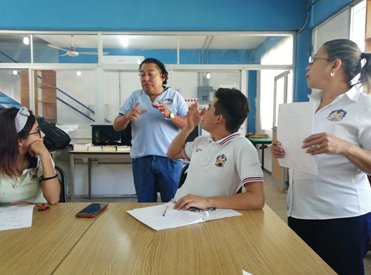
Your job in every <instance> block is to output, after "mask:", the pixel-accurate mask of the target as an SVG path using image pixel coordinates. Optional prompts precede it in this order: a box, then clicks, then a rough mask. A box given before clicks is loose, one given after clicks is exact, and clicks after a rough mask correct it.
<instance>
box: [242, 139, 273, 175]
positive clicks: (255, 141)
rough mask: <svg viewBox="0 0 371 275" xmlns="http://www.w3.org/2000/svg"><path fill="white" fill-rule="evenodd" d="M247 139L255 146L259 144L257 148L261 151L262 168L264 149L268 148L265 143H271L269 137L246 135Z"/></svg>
mask: <svg viewBox="0 0 371 275" xmlns="http://www.w3.org/2000/svg"><path fill="white" fill-rule="evenodd" d="M247 138H248V140H250V141H251V143H252V144H253V145H254V146H255V147H257V145H261V146H260V147H259V148H257V149H260V150H261V151H262V169H264V149H265V148H268V146H267V144H271V143H272V139H271V138H253V137H247Z"/></svg>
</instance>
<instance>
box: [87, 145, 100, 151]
mask: <svg viewBox="0 0 371 275" xmlns="http://www.w3.org/2000/svg"><path fill="white" fill-rule="evenodd" d="M88 151H91V152H102V146H94V145H89V146H88Z"/></svg>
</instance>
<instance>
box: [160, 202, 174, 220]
mask: <svg viewBox="0 0 371 275" xmlns="http://www.w3.org/2000/svg"><path fill="white" fill-rule="evenodd" d="M170 203H174V199H171V200H170V201H169V202H168V203H167V204H166V207H165V210H164V213H162V216H163V217H165V215H166V212H167V209H168V208H169V204H170Z"/></svg>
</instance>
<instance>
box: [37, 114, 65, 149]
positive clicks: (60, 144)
mask: <svg viewBox="0 0 371 275" xmlns="http://www.w3.org/2000/svg"><path fill="white" fill-rule="evenodd" d="M37 122H38V123H39V127H40V129H41V131H43V132H44V134H45V137H44V144H45V147H46V148H47V149H48V150H49V151H55V150H59V149H63V148H66V147H67V146H68V145H69V144H70V141H71V138H70V136H69V135H68V134H67V133H66V132H65V131H63V130H62V129H60V128H58V127H57V126H55V124H54V123H49V122H47V121H45V120H44V118H43V117H39V118H37Z"/></svg>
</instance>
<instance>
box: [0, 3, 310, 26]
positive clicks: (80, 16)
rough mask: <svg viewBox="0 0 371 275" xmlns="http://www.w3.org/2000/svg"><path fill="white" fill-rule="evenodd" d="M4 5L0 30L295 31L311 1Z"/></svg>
mask: <svg viewBox="0 0 371 275" xmlns="http://www.w3.org/2000/svg"><path fill="white" fill-rule="evenodd" d="M4 2H8V3H2V5H1V9H0V29H9V30H102V31H103V30H105V31H166V30H168V31H177V30H182V31H204V30H208V31H211V30H214V31H222V30H229V31H248V30H256V31H261V30H265V31H266V30H267V31H272V30H286V31H290V30H296V29H299V28H300V27H301V25H303V23H304V19H305V5H306V2H307V0H280V1H277V0H187V1H184V0H183V1H180V0H177V1H176V0H175V1H174V0H156V1H153V0H142V1H133V0H111V1H108V0H107V1H102V0H90V1H82V0H75V1H66V2H63V1H50V0H38V1H34V0H12V1H4ZM293 15H295V16H293Z"/></svg>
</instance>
